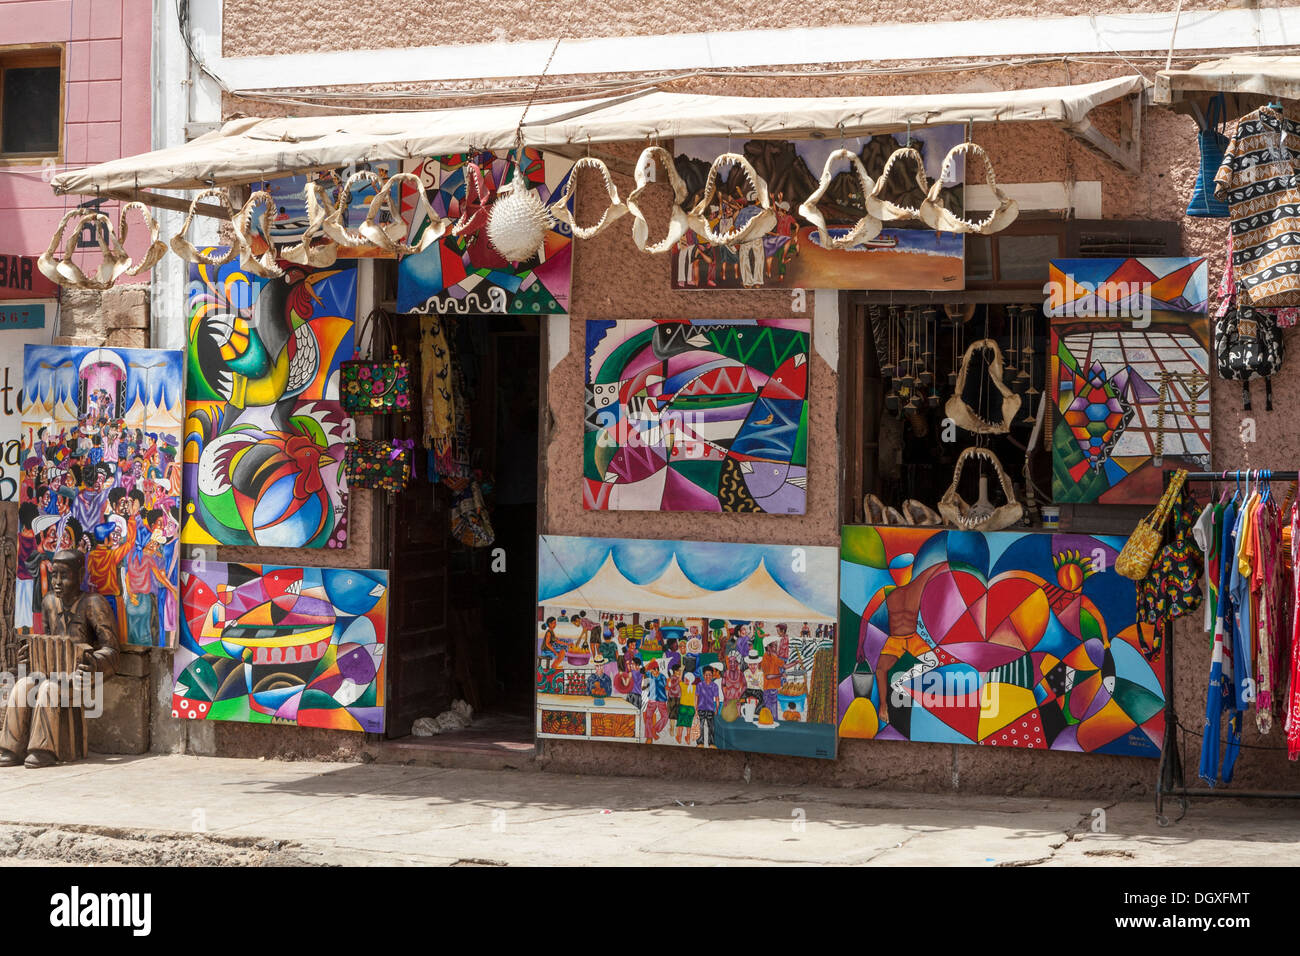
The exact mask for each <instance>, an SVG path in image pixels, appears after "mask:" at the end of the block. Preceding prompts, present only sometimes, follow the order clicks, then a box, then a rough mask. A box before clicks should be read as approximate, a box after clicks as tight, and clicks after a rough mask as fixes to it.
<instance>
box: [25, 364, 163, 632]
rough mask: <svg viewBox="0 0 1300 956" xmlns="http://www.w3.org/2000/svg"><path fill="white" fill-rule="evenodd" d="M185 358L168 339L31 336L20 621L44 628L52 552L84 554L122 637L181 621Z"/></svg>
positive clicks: (89, 581) (89, 577)
mask: <svg viewBox="0 0 1300 956" xmlns="http://www.w3.org/2000/svg"><path fill="white" fill-rule="evenodd" d="M183 362H184V357H183V355H182V353H181V352H179V351H166V350H162V349H120V348H86V347H74V346H59V345H28V346H27V347H26V350H25V356H24V362H23V383H24V389H25V392H26V397H25V404H24V405H23V416H22V417H23V424H22V433H21V441H22V449H21V453H20V459H21V461H22V463H23V466H22V467H23V471H22V481H21V482H20V489H19V505H18V507H19V511H18V524H19V529H18V531H19V533H18V567H17V575H16V578H17V592H16V595H15V597H16V608H15V613H14V619H15V626H16V627H17V628H19V629H20V630H22V629H29V630H30V632H31V633H34V634H43V633H44V628H43V622H42V614H41V603H42V601H43V600H44V597H45V594H44V591H43V586H44V582H45V581H46V580H47V578H48V572H49V567H50V564H49V562H50V559H51V558H52V557H53V556H54V552H55V551H58V550H60V549H64V548H68V549H75V550H79V551H81V552H82V553H83V554H84V555H85V564H86V568H85V581H84V584H85V586H86V589H87V590H89V591H94V592H95V593H97V594H101V595H103V596H104V597H105V598H106V599H107V600H108V603H109V605H110V606H111V607H112V609H113V611H114V613H115V614H116V615H117V625H118V634H119V636H120V638H121V641H122V643H123V644H133V645H140V646H145V647H149V646H163V647H165V646H167V644H168V643H169V640H168V635H170V634H175V632H176V627H177V608H178V602H177V582H178V580H179V574H178V562H179V560H180V554H179V550H178V548H177V534H178V532H179V531H180V502H181V468H180V461H179V450H180V440H181V415H182V412H183V409H184V404H183V402H184V399H183V396H182V394H181V393H182V385H181V382H182V379H181V375H182V368H183Z"/></svg>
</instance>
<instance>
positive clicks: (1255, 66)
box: [1152, 56, 1300, 103]
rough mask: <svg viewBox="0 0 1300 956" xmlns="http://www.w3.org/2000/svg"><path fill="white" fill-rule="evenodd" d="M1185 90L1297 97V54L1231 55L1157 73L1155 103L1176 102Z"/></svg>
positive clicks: (1299, 59) (1299, 86)
mask: <svg viewBox="0 0 1300 956" xmlns="http://www.w3.org/2000/svg"><path fill="white" fill-rule="evenodd" d="M1188 93H1191V94H1196V93H1237V94H1246V95H1253V96H1266V97H1269V98H1271V99H1289V100H1296V99H1300V56H1230V57H1226V58H1224V59H1222V60H1209V61H1207V62H1205V63H1198V64H1196V66H1194V67H1192V68H1191V69H1189V70H1161V71H1160V72H1159V73H1157V74H1156V85H1155V91H1154V93H1153V94H1152V98H1153V99H1154V101H1155V102H1157V103H1175V102H1177V101H1178V100H1180V99H1182V98H1183V96H1184V95H1185V94H1188Z"/></svg>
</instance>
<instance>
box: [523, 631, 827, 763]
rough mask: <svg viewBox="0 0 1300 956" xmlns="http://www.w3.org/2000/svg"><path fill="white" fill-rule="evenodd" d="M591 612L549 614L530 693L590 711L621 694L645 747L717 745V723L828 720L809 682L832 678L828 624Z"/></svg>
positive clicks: (820, 698)
mask: <svg viewBox="0 0 1300 956" xmlns="http://www.w3.org/2000/svg"><path fill="white" fill-rule="evenodd" d="M592 615H593V616H589V615H588V613H587V612H586V611H583V610H574V611H572V612H570V611H569V610H567V609H560V610H559V613H558V614H554V613H550V612H549V610H548V612H547V615H546V618H545V620H544V621H543V622H542V624H541V638H540V647H539V653H538V671H537V683H538V691H539V692H540V693H547V694H567V695H570V696H581V697H587V698H590V700H591V703H592V704H593V705H594V706H597V707H601V706H604V705H605V701H606V699H608V698H611V697H618V698H621V699H622V700H624V701H626V702H627V703H628V704H631V705H632V707H634V708H635V709H636V711H637V712H638V713H639V715H640V718H641V720H640V726H641V728H642V729H641V735H642V738H643V739H644V740H645V742H646V743H664V744H679V745H683V746H691V745H693V746H697V747H711V746H717V745H718V740H717V731H718V724H717V722H718V721H719V720H722V721H725V722H727V723H734V722H736V721H744V722H745V723H747V724H749V725H750V726H753V727H757V728H765V729H766V728H775V727H777V726H779V725H781V724H783V723H786V724H800V723H829V722H832V721H833V714H831V713H830V712H829V710H828V708H827V707H826V704H827V703H828V702H829V703H830V704H832V705H833V700H832V699H831V698H830V696H829V695H828V694H825V693H819V692H818V689H817V687H816V686H815V679H818V678H820V679H821V682H822V683H827V682H833V680H834V678H833V676H832V674H833V664H832V656H833V648H834V641H835V636H834V625H832V624H821V623H817V624H809V623H808V622H801V623H794V622H777V623H769V622H766V621H730V620H722V619H716V618H715V619H705V618H678V619H673V618H668V617H663V618H658V617H649V618H648V619H647V618H646V617H643V616H642V615H628V614H617V613H611V612H592ZM823 710H827V712H826V713H822V712H821V711H823Z"/></svg>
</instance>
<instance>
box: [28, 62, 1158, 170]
mask: <svg viewBox="0 0 1300 956" xmlns="http://www.w3.org/2000/svg"><path fill="white" fill-rule="evenodd" d="M1145 86H1146V81H1145V80H1144V79H1143V78H1142V77H1140V76H1125V77H1118V78H1115V79H1109V80H1100V81H1098V82H1095V83H1083V84H1077V85H1073V86H1054V87H1046V88H1042V89H1030V90H1001V91H994V92H981V93H940V94H927V95H921V96H834V97H745V96H711V95H701V94H693V93H665V92H661V91H651V92H648V93H646V94H645V95H641V96H635V97H631V98H629V97H614V98H610V99H596V100H586V101H578V102H570V103H552V104H546V105H535V106H533V107H532V108H531V109H530V110H529V111H528V119H527V123H526V125H525V126H524V128H523V136H524V142H525V144H526V145H529V146H539V147H548V146H549V147H555V146H559V145H565V144H569V145H586V144H587V143H609V142H623V141H633V142H644V141H646V140H648V139H654V138H658V139H665V140H666V139H672V138H676V137H679V136H729V135H730V136H735V137H737V138H741V137H765V138H769V139H778V138H790V139H797V138H800V137H807V136H809V135H813V134H821V135H826V136H835V135H840V134H841V131H842V134H843V135H845V136H857V135H863V134H866V133H876V132H894V131H898V130H901V129H905V128H907V127H908V126H909V125H910V126H913V127H921V126H937V125H941V124H945V123H967V122H974V123H996V122H1004V123H1005V122H1050V123H1055V124H1058V125H1062V126H1066V127H1071V126H1075V125H1076V124H1080V123H1084V122H1086V118H1087V115H1088V113H1089V111H1091V110H1092V109H1094V108H1096V107H1098V106H1101V105H1103V104H1105V103H1109V102H1112V101H1114V100H1117V99H1120V98H1122V97H1125V96H1128V95H1130V94H1133V93H1139V92H1142V91H1143V90H1144V89H1145ZM521 112H522V107H521V106H520V105H518V104H511V105H508V106H482V107H465V108H459V109H447V110H429V111H422V112H409V113H370V114H361V115H348V116H310V117H293V118H283V119H256V118H249V119H239V120H232V121H230V122H228V123H226V124H225V125H223V126H222V127H221V129H219V130H215V131H213V132H211V133H208V134H207V135H205V136H201V137H199V138H198V139H195V140H193V141H191V142H189V143H187V144H185V145H184V146H177V147H172V148H170V149H162V150H156V151H154V152H151V153H144V154H142V155H139V156H127V157H123V158H121V159H115V160H113V161H112V162H107V163H101V164H99V165H97V166H89V167H87V168H85V169H78V170H71V171H68V172H65V173H62V174H60V175H59V176H56V177H55V179H54V182H53V185H54V189H55V191H56V192H60V193H63V192H71V193H82V194H90V195H93V194H95V193H96V192H105V193H111V192H114V191H119V192H120V191H124V190H125V191H130V190H134V189H199V188H202V187H204V186H209V185H218V186H227V185H236V184H241V183H249V182H255V181H257V180H260V179H264V178H266V177H269V176H274V175H277V174H284V173H292V172H305V171H308V170H313V169H332V168H334V167H337V166H344V165H347V164H348V163H352V162H356V161H359V160H384V159H409V158H418V157H424V156H436V155H440V154H445V153H455V152H459V151H461V150H464V149H468V148H479V149H503V148H509V147H511V146H513V145H514V143H515V137H516V129H517V127H518V125H519V119H520V114H521Z"/></svg>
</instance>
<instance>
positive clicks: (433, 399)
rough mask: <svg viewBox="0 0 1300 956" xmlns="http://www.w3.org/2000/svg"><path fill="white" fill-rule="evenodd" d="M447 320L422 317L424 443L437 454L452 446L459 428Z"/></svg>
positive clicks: (421, 389) (435, 316)
mask: <svg viewBox="0 0 1300 956" xmlns="http://www.w3.org/2000/svg"><path fill="white" fill-rule="evenodd" d="M445 322H446V319H444V318H443V317H442V316H438V315H422V316H420V368H421V369H422V370H423V373H424V380H423V381H422V382H421V384H420V391H421V399H422V401H423V403H424V446H425V447H426V448H432V449H433V450H434V452H435V453H436V454H438V455H446V454H447V452H448V451H449V450H450V448H451V441H452V436H453V435H454V433H455V429H456V399H455V395H454V393H453V392H452V387H451V349H450V348H449V347H448V345H447V336H446V331H445V329H444V324H445Z"/></svg>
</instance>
